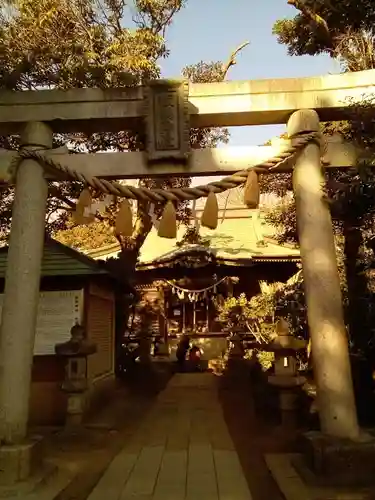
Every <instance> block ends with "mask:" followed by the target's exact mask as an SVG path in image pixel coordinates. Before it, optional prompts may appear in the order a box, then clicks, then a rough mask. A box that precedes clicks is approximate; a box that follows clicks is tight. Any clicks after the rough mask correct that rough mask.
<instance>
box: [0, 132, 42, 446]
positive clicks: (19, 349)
mask: <svg viewBox="0 0 375 500" xmlns="http://www.w3.org/2000/svg"><path fill="white" fill-rule="evenodd" d="M21 146H22V147H25V148H30V149H34V150H35V149H38V150H39V149H48V148H51V147H52V131H51V130H50V128H49V127H48V126H47V125H45V124H44V123H39V122H34V123H28V124H27V125H26V127H25V129H24V132H23V134H22V135H21ZM47 194H48V186H47V182H46V180H45V178H44V175H43V168H42V167H41V166H40V165H39V163H38V162H36V161H34V160H24V161H22V162H21V164H20V165H19V167H18V171H17V179H16V194H15V200H14V204H13V212H12V229H11V234H10V238H9V251H8V263H7V270H6V275H5V295H4V304H3V311H2V319H1V328H0V439H1V441H2V443H6V444H10V445H11V444H17V443H20V442H22V441H23V440H24V439H25V437H26V432H27V422H28V416H29V399H30V383H31V369H32V362H33V349H34V337H35V327H36V319H37V309H38V301H39V283H40V271H41V262H42V257H43V247H44V227H45V211H46V202H47Z"/></svg>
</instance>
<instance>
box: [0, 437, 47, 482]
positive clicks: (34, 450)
mask: <svg viewBox="0 0 375 500" xmlns="http://www.w3.org/2000/svg"><path fill="white" fill-rule="evenodd" d="M42 457H43V453H42V443H41V441H30V442H25V443H21V444H15V445H9V446H0V486H12V485H15V484H16V483H19V482H22V481H26V480H27V479H29V477H30V476H32V475H33V474H34V473H36V472H38V471H40V470H41V468H42Z"/></svg>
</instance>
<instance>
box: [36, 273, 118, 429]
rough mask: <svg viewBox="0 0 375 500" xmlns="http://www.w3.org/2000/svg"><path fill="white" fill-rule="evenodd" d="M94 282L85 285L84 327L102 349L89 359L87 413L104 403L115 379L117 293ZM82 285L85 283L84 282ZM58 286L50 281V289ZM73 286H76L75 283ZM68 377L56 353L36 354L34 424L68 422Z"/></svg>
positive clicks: (62, 362) (90, 337) (80, 283)
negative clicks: (66, 381) (63, 384)
mask: <svg viewBox="0 0 375 500" xmlns="http://www.w3.org/2000/svg"><path fill="white" fill-rule="evenodd" d="M90 281H91V282H90ZM90 281H87V280H86V285H85V296H84V308H85V314H84V324H83V326H84V327H85V329H86V333H87V336H88V338H89V339H90V340H92V341H93V342H95V343H96V344H97V349H98V351H97V353H96V354H93V355H92V356H90V357H89V359H88V378H89V389H88V393H87V412H90V410H92V408H94V407H97V406H98V405H100V404H101V403H102V401H103V400H104V399H105V397H106V396H107V394H108V391H109V390H110V388H111V387H113V385H114V380H115V377H114V368H115V367H114V354H115V294H114V291H113V290H111V288H110V286H108V285H107V286H106V285H104V284H100V285H98V284H95V283H94V282H93V280H90ZM79 285H80V286H82V282H81V281H79ZM54 286H56V285H53V283H49V285H48V286H47V287H46V288H48V289H49V290H51V289H52V288H54ZM70 287H71V289H73V287H74V284H73V283H72V282H70ZM64 377H65V365H64V360H62V359H60V358H58V357H57V356H53V355H52V356H34V361H33V371H32V384H31V395H30V406H29V415H30V416H29V422H30V425H62V424H64V421H65V415H66V409H67V396H66V394H65V393H64V392H63V391H62V390H61V384H62V382H63V380H64Z"/></svg>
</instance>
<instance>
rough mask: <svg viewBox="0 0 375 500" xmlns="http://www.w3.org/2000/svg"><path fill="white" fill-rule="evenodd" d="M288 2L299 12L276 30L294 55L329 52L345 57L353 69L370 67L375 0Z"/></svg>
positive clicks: (278, 24)
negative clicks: (368, 48)
mask: <svg viewBox="0 0 375 500" xmlns="http://www.w3.org/2000/svg"><path fill="white" fill-rule="evenodd" d="M288 3H289V4H291V5H293V6H294V7H295V8H296V9H297V10H298V14H297V15H296V16H295V17H294V18H293V19H281V20H278V21H277V22H276V23H275V25H274V27H273V33H274V34H275V35H276V36H277V38H278V41H279V43H281V44H283V45H286V46H287V48H288V52H289V54H290V55H297V56H301V55H305V54H308V55H317V54H321V53H327V54H329V55H330V56H332V57H335V58H339V59H341V60H342V61H343V63H344V66H346V68H347V69H349V70H350V71H358V70H360V69H368V67H369V64H368V63H369V59H368V57H367V58H366V57H365V58H364V57H363V56H364V55H365V53H366V47H367V46H370V50H372V48H371V40H372V34H373V26H374V22H375V4H374V2H373V1H372V0H363V1H361V2H358V1H355V0H342V1H341V0H340V2H333V1H331V0H288ZM368 41H370V43H368ZM358 49H360V50H358ZM361 56H362V57H361ZM353 66H354V67H353Z"/></svg>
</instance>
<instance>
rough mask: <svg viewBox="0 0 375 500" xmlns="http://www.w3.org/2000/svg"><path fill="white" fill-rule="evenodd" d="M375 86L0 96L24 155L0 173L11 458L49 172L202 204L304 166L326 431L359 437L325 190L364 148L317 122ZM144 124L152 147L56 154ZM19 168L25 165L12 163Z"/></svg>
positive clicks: (0, 430)
mask: <svg viewBox="0 0 375 500" xmlns="http://www.w3.org/2000/svg"><path fill="white" fill-rule="evenodd" d="M374 81H375V70H370V71H364V72H359V73H350V74H345V75H334V76H326V77H321V78H302V79H285V80H263V81H245V82H223V83H215V84H191V85H187V84H186V83H181V82H170V81H158V82H154V83H153V84H150V86H149V87H147V88H146V87H137V88H122V89H108V90H100V89H77V90H69V91H56V90H52V91H49V90H43V91H30V92H11V93H8V92H1V93H0V133H1V134H3V135H5V134H11V133H12V134H14V133H17V134H20V136H21V149H20V151H19V152H2V153H1V154H0V174H1V175H2V177H3V178H5V177H7V176H8V177H9V181H12V180H14V181H15V185H16V195H15V201H14V205H13V215H12V228H11V234H10V239H9V252H8V265H7V272H6V282H5V296H4V305H3V313H2V320H1V329H0V440H1V443H2V444H3V446H2V447H0V455H1V457H3V458H4V457H5V456H6V454H7V453H12V454H13V456H15V455H14V454H15V453H16V454H17V453H19V454H20V455H21V454H22V453H24V451H22V450H23V449H24V448H22V447H23V446H24V444H23V443H24V442H25V440H26V438H27V422H28V404H29V395H30V380H31V367H32V359H33V345H34V336H35V325H36V315H37V306H38V298H39V281H40V271H41V260H42V255H43V242H44V228H45V209H46V200H47V196H48V186H47V179H48V178H57V179H59V178H65V179H66V178H68V179H78V180H81V181H83V182H85V183H86V184H87V185H88V186H92V187H95V188H98V189H99V190H103V191H104V192H109V193H115V194H118V195H122V196H124V197H128V198H137V197H140V196H141V195H143V196H146V198H147V197H148V198H147V199H151V200H155V201H161V202H164V203H165V202H166V201H167V200H176V199H180V200H181V199H196V198H199V197H202V196H208V195H209V193H210V192H214V193H215V192H220V191H223V190H225V189H227V188H228V187H231V186H234V185H238V184H242V183H245V181H246V177H247V175H248V172H249V171H251V169H255V170H256V171H262V172H265V171H267V169H268V170H270V168H271V167H272V169H273V170H274V171H286V170H291V169H292V168H293V167H294V168H293V172H294V174H293V186H294V191H295V197H296V204H297V214H298V231H299V239H300V248H301V258H302V263H303V273H304V283H305V291H306V301H307V307H308V323H309V328H310V334H311V339H312V350H313V358H314V363H315V366H314V372H315V378H316V382H317V389H318V398H319V408H320V420H321V427H322V431H323V432H324V433H325V434H327V435H329V436H333V437H338V438H348V439H352V440H355V439H357V438H358V436H359V432H360V431H359V427H358V423H357V416H356V408H355V402H354V396H353V386H352V378H351V371H350V363H349V353H348V343H347V334H346V329H345V324H344V319H343V308H342V298H341V292H340V284H339V277H338V272H337V264H336V254H335V247H334V239H333V233H332V228H331V217H330V213H329V208H328V206H327V204H326V203H325V201H324V197H323V191H322V185H323V174H322V169H321V165H322V161H321V160H322V158H323V163H324V166H325V167H327V168H331V167H349V166H352V165H355V163H356V159H357V157H358V154H359V152H358V151H357V150H356V149H355V148H354V147H353V146H351V145H350V144H343V143H340V142H337V140H328V141H326V142H325V143H324V148H323V149H322V145H323V141H322V140H321V138H320V136H319V133H320V124H319V118H320V119H322V120H335V119H342V118H344V116H345V109H346V107H347V106H348V99H349V98H351V99H358V100H360V99H361V98H362V97H363V95H364V94H366V93H368V94H371V93H373V92H374V91H375V86H374V85H373V82H374ZM314 110H316V111H314ZM143 121H145V126H146V136H147V145H146V147H147V150H146V152H141V153H101V154H95V155H94V154H68V153H67V152H66V151H65V150H64V148H63V149H61V148H60V149H59V150H52V149H51V148H52V136H53V133H54V132H100V131H118V130H126V129H134V128H137V127H141V126H143ZM286 122H288V135H289V138H290V140H289V141H284V142H282V143H281V144H279V145H276V146H271V147H260V148H258V149H255V148H238V149H233V148H228V149H216V150H210V149H205V150H195V151H193V152H190V151H189V147H188V144H189V142H188V136H189V128H190V127H219V126H243V125H263V124H275V123H286ZM294 146H295V147H294ZM302 146H304V148H302ZM270 158H272V160H271V161H268V159H270ZM15 164H17V167H16V169H13V170H12V168H13V167H14V165H15ZM277 166H278V168H277V169H276V168H274V167H277ZM237 171H240V173H239V175H237V176H235V177H229V178H227V179H226V180H227V182H226V183H225V182H224V183H221V184H220V183H213V184H211V185H208V186H203V187H202V188H201V189H197V188H187V189H186V190H182V192H179V193H177V192H176V190H175V191H173V190H171V191H170V192H164V193H160V192H158V193H155V192H148V193H145V192H144V191H143V192H142V193H141V190H139V191H138V192H137V189H136V188H131V189H127V188H125V187H123V186H122V187H121V185H118V184H117V185H116V184H115V183H114V184H111V183H110V182H109V180H111V179H126V178H131V177H136V178H139V177H152V176H162V175H163V176H165V175H185V176H197V175H213V174H215V175H217V174H233V173H234V172H237ZM56 175H57V177H56ZM98 178H99V179H98ZM228 179H229V181H228ZM231 182H232V184H231ZM5 445H6V446H5ZM20 450H21V451H20Z"/></svg>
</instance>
